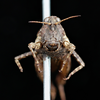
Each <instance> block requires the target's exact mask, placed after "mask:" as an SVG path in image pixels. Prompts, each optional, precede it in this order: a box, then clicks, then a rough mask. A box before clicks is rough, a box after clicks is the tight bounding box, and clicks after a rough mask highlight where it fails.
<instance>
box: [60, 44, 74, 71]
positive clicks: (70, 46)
mask: <svg viewBox="0 0 100 100" xmlns="http://www.w3.org/2000/svg"><path fill="white" fill-rule="evenodd" d="M65 43H67V44H64V46H65V48H66V49H68V51H69V53H68V54H67V57H66V59H68V58H69V57H70V55H71V54H72V53H73V51H74V50H75V46H74V45H73V44H72V43H69V42H65ZM66 59H65V60H64V61H63V65H62V67H61V69H60V70H59V72H62V71H63V68H64V66H65V64H66V61H67V60H66Z"/></svg>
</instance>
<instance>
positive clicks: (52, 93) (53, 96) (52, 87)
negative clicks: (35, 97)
mask: <svg viewBox="0 0 100 100" xmlns="http://www.w3.org/2000/svg"><path fill="white" fill-rule="evenodd" d="M56 93H57V90H56V87H55V86H54V84H53V83H52V82H51V100H55V98H56Z"/></svg>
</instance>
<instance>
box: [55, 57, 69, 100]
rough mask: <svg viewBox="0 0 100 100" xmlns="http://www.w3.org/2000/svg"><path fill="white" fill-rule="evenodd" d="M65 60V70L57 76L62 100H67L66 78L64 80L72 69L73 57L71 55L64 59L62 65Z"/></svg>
mask: <svg viewBox="0 0 100 100" xmlns="http://www.w3.org/2000/svg"><path fill="white" fill-rule="evenodd" d="M63 62H66V63H64V67H63V70H62V71H61V72H60V73H58V75H57V77H56V82H57V86H58V90H59V95H60V98H61V100H66V95H65V91H64V84H65V83H66V81H65V80H63V78H64V77H65V76H66V75H67V74H68V73H69V71H70V67H71V59H70V57H69V58H67V59H66V61H65V60H64V61H62V62H61V63H60V67H62V66H63Z"/></svg>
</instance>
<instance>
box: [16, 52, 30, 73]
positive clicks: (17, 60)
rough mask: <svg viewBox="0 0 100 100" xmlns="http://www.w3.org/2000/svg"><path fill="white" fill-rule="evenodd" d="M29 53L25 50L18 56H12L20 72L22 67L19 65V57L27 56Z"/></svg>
mask: <svg viewBox="0 0 100 100" xmlns="http://www.w3.org/2000/svg"><path fill="white" fill-rule="evenodd" d="M31 55H32V53H31V52H26V53H24V54H21V55H19V56H16V57H15V58H14V59H15V63H16V64H17V66H18V68H19V70H20V72H23V68H22V66H21V64H20V62H19V60H21V59H23V58H26V57H28V56H31Z"/></svg>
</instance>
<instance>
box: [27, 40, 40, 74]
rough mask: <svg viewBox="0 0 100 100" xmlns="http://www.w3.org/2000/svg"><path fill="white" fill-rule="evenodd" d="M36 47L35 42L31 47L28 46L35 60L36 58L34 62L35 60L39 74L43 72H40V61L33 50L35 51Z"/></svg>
mask: <svg viewBox="0 0 100 100" xmlns="http://www.w3.org/2000/svg"><path fill="white" fill-rule="evenodd" d="M35 46H36V45H35V43H33V42H31V43H29V45H28V47H29V49H30V51H31V52H32V55H33V58H34V60H35V64H36V66H37V67H38V71H39V72H42V71H41V70H40V67H39V61H38V59H37V57H36V51H35V50H33V49H35Z"/></svg>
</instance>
